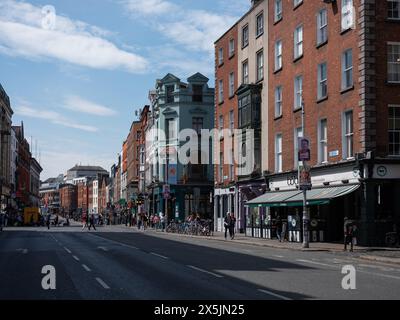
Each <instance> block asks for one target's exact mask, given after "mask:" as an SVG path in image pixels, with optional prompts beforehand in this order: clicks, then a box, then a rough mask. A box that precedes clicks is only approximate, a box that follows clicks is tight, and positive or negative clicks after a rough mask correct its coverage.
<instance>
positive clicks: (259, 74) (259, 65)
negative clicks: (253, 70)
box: [257, 50, 264, 81]
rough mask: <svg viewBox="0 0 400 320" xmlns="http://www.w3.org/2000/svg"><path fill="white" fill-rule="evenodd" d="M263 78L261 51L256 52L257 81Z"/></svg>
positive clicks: (262, 56) (262, 54) (262, 55)
mask: <svg viewBox="0 0 400 320" xmlns="http://www.w3.org/2000/svg"><path fill="white" fill-rule="evenodd" d="M263 78H264V53H263V51H262V50H261V51H259V52H257V81H260V80H262V79H263Z"/></svg>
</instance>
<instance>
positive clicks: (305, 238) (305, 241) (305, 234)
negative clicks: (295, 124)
mask: <svg viewBox="0 0 400 320" xmlns="http://www.w3.org/2000/svg"><path fill="white" fill-rule="evenodd" d="M304 117H305V110H304V101H302V103H301V125H302V131H303V133H302V135H303V137H305V119H304ZM298 162H299V175H300V161H298ZM306 166H307V162H306V161H303V170H306ZM299 182H300V179H299ZM308 223H309V216H308V212H307V188H303V248H309V247H310V244H309V239H308Z"/></svg>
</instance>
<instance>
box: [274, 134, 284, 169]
mask: <svg viewBox="0 0 400 320" xmlns="http://www.w3.org/2000/svg"><path fill="white" fill-rule="evenodd" d="M282 141H283V138H282V134H281V133H278V134H277V135H276V136H275V172H276V173H280V172H283V154H282Z"/></svg>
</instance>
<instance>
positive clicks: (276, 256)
mask: <svg viewBox="0 0 400 320" xmlns="http://www.w3.org/2000/svg"><path fill="white" fill-rule="evenodd" d="M273 257H275V258H284V256H278V255H273Z"/></svg>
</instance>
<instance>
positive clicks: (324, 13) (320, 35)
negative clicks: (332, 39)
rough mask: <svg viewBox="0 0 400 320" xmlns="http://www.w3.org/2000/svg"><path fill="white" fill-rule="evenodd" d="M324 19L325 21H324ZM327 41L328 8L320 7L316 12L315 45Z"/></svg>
mask: <svg viewBox="0 0 400 320" xmlns="http://www.w3.org/2000/svg"><path fill="white" fill-rule="evenodd" d="M324 20H325V21H324ZM327 41H328V10H326V9H322V10H320V11H319V12H318V14H317V45H318V46H319V45H321V44H324V43H326V42H327Z"/></svg>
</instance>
